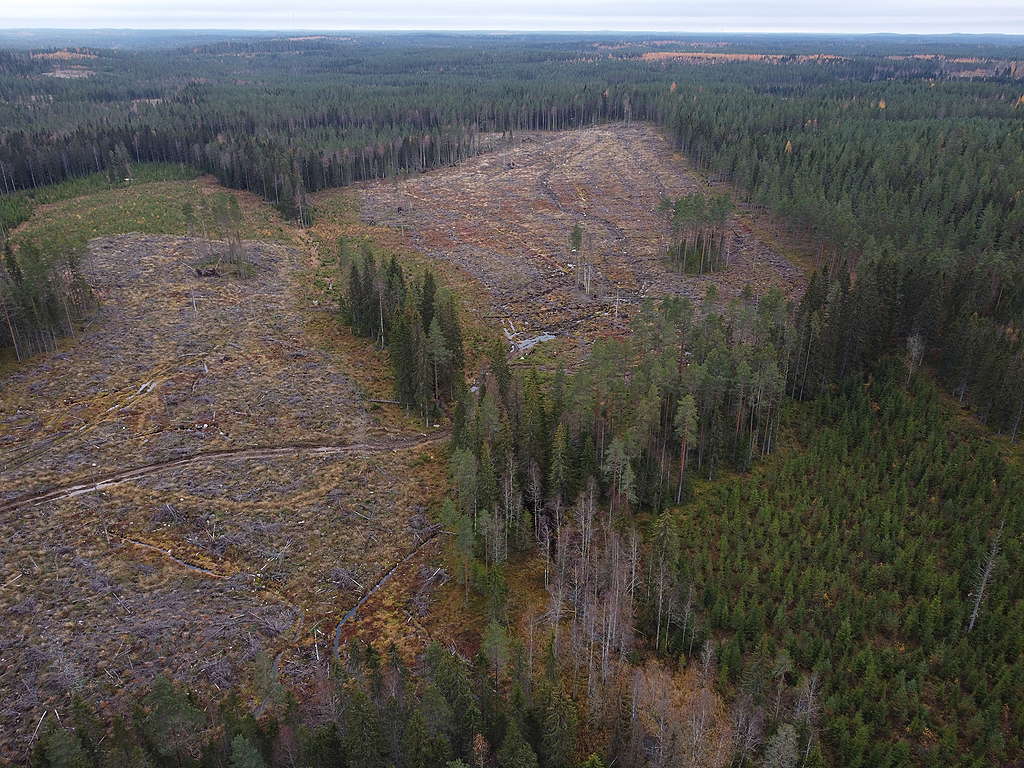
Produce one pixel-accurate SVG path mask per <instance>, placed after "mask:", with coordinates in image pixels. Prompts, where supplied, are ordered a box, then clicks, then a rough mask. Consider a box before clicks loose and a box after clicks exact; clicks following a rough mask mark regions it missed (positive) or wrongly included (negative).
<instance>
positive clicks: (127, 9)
mask: <svg viewBox="0 0 1024 768" xmlns="http://www.w3.org/2000/svg"><path fill="white" fill-rule="evenodd" d="M0 27H7V28H9V27H69V28H83V27H89V28H98V27H100V28H102V27H127V28H139V29H141V28H148V29H154V28H155V29H169V28H173V29H185V28H187V29H214V28H220V29H274V30H277V29H282V30H283V29H353V30H354V29H478V30H485V29H493V30H617V31H619V30H621V31H675V32H850V33H853V32H912V33H913V32H918V33H947V32H964V33H968V32H970V33H978V32H1004V33H1014V34H1021V33H1024V0H516V1H515V2H513V1H512V0H497V1H496V2H488V0H429V2H423V0H379V1H378V2H373V1H372V0H371V2H367V1H366V0H290V1H289V0H284V1H282V0H0Z"/></svg>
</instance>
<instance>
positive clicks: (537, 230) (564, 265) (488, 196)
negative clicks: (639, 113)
mask: <svg viewBox="0 0 1024 768" xmlns="http://www.w3.org/2000/svg"><path fill="white" fill-rule="evenodd" d="M361 191H362V201H363V202H362V216H363V218H364V219H365V220H367V221H370V222H373V223H376V224H380V225H385V226H390V227H395V228H400V229H402V230H403V231H404V232H406V234H407V239H408V240H409V243H410V245H411V246H412V247H414V248H418V249H419V250H421V251H423V252H425V253H427V254H429V255H431V256H432V257H434V258H437V259H443V260H446V261H449V262H451V263H453V264H455V265H456V266H458V267H459V268H460V269H462V270H463V271H464V272H466V273H467V274H469V275H470V276H471V277H473V278H474V279H476V280H477V281H479V282H480V283H481V284H482V285H483V286H484V287H485V288H486V289H487V290H488V291H489V292H490V294H491V297H492V299H493V302H492V306H493V318H492V319H493V322H494V327H495V328H496V329H497V328H500V327H501V325H502V323H505V324H506V328H507V327H508V326H507V323H509V322H510V323H511V324H512V325H513V326H514V328H515V331H516V334H517V338H518V339H520V340H522V339H525V338H529V337H533V336H537V335H539V334H541V333H544V332H547V333H552V334H555V335H557V336H559V337H569V339H570V343H575V344H577V345H579V346H580V347H581V350H582V348H585V347H587V346H588V345H589V344H590V343H591V342H592V341H593V340H594V339H595V338H598V337H600V336H603V335H607V334H608V333H614V332H616V331H617V330H619V329H622V328H624V327H625V324H626V322H627V321H628V318H629V317H630V316H631V314H632V313H633V312H634V311H635V309H636V307H637V306H638V305H639V303H640V302H641V301H642V300H643V299H644V298H645V297H656V296H661V295H666V294H675V295H682V296H687V297H689V298H690V299H692V300H694V301H700V300H702V299H703V297H704V296H705V294H706V292H707V289H708V286H710V285H715V286H716V287H717V289H718V294H719V297H720V299H721V300H722V301H723V302H725V301H728V300H729V299H731V298H734V297H736V296H738V295H739V294H740V293H741V292H742V290H743V288H744V286H746V285H750V286H751V288H752V289H753V290H754V292H755V294H762V293H764V292H765V291H767V290H768V289H769V288H773V287H774V288H779V289H780V290H782V291H783V293H785V294H787V295H790V296H796V295H797V294H798V292H799V291H800V290H801V288H802V286H803V284H804V277H803V275H802V273H801V272H800V270H798V269H797V268H796V267H795V266H793V265H792V264H790V263H789V262H788V261H787V260H786V259H785V258H784V257H782V256H781V255H779V254H777V253H775V252H774V251H772V249H770V248H769V247H767V246H766V245H765V244H764V243H762V242H761V241H759V240H758V239H757V238H756V237H755V236H754V235H753V233H752V231H751V230H750V228H749V227H748V225H747V224H746V222H745V221H744V219H743V217H742V216H739V215H736V216H733V217H732V219H731V220H730V222H729V253H730V259H729V267H728V268H727V269H726V270H723V271H721V272H718V273H714V274H709V275H704V276H699V277H698V276H693V275H681V274H678V273H676V272H673V271H671V270H669V269H668V267H667V265H666V262H665V259H664V254H665V250H666V247H667V245H668V237H669V230H668V225H667V221H666V216H665V214H664V213H661V212H659V211H658V210H657V207H658V203H659V202H660V200H661V199H662V198H663V197H669V198H676V197H679V196H681V195H685V194H689V193H692V192H697V191H705V192H706V191H707V187H706V186H705V185H704V183H703V182H702V181H701V180H700V179H699V178H698V177H697V176H696V175H695V174H693V173H692V171H690V170H689V169H688V168H687V167H686V165H685V163H684V162H683V160H682V159H681V157H679V156H678V155H677V154H675V153H673V151H672V147H671V145H670V143H669V142H668V141H667V140H666V139H665V138H664V136H663V135H662V134H661V133H660V132H658V131H657V130H656V129H655V128H653V127H651V126H649V125H645V124H631V125H625V124H616V125H605V126H598V127H593V128H585V129H582V130H578V131H566V132H561V133H551V134H543V133H542V134H527V135H524V136H523V137H521V138H516V139H514V140H513V142H512V144H511V145H510V146H507V147H506V148H504V149H499V150H497V151H494V152H491V153H488V154H485V155H480V156H478V157H475V158H472V159H470V160H468V161H466V162H464V163H462V164H461V165H460V166H458V167H456V168H447V169H442V170H437V171H431V172H428V173H425V174H422V175H419V176H416V177H414V178H411V179H407V180H403V181H401V182H399V183H398V184H397V185H396V184H395V183H394V182H384V181H382V182H376V183H373V184H369V185H364V186H362V187H361ZM577 222H578V223H579V224H580V225H581V227H582V228H583V230H584V250H585V251H586V252H587V254H588V256H589V258H590V260H591V262H592V263H593V264H594V266H595V271H596V274H595V277H594V282H593V287H594V290H593V291H592V293H594V294H595V295H593V296H586V295H585V294H584V293H583V292H582V291H580V290H578V289H577V287H576V275H575V271H574V262H575V261H577V260H576V259H575V258H574V257H573V255H572V254H571V253H570V252H569V246H568V239H569V233H570V231H571V230H572V227H573V225H574V224H576V223H577ZM616 308H617V312H616ZM616 314H617V318H616Z"/></svg>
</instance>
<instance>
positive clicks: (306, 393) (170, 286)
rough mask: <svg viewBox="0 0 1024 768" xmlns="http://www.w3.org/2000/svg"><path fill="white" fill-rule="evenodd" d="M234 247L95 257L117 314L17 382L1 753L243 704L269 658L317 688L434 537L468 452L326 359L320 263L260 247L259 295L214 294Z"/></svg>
mask: <svg viewBox="0 0 1024 768" xmlns="http://www.w3.org/2000/svg"><path fill="white" fill-rule="evenodd" d="M221 247H222V246H220V245H219V244H207V243H205V242H204V241H200V240H194V239H190V238H179V237H165V236H148V235H124V236H117V237H110V238H102V239H99V240H96V241H93V242H92V243H91V244H90V253H89V255H88V256H87V257H86V259H85V260H84V263H83V269H84V270H85V273H86V276H87V278H88V280H89V282H90V284H91V285H93V286H94V288H95V289H96V290H97V292H98V293H99V294H100V296H101V298H102V301H103V304H102V308H101V310H100V311H99V313H98V315H97V316H96V317H95V318H94V319H93V320H92V321H91V323H90V324H89V327H88V328H87V329H85V331H84V332H83V333H81V334H80V335H79V337H78V338H77V339H75V340H73V341H71V342H69V343H68V344H66V345H65V346H64V348H63V350H62V351H60V352H58V353H55V354H51V355H46V356H40V357H38V358H35V359H33V360H31V361H29V362H28V363H26V364H24V365H23V366H20V367H16V368H15V369H14V370H13V371H12V372H11V373H10V374H8V375H6V376H5V378H4V381H3V389H2V393H0V615H2V616H3V622H2V623H0V694H2V695H0V734H2V737H0V757H7V756H10V757H12V758H17V759H21V758H22V757H23V756H24V748H25V745H26V743H27V741H28V738H29V737H30V736H31V733H32V730H33V729H34V727H35V724H36V722H38V720H39V717H40V716H41V714H42V712H43V711H44V710H53V709H56V710H57V711H58V712H60V714H61V715H63V714H64V712H65V708H66V706H67V704H68V702H69V699H70V696H71V695H72V694H73V693H81V694H83V695H85V696H87V697H88V698H90V699H93V700H96V701H104V702H116V701H117V700H118V697H119V695H120V694H122V693H123V692H124V691H126V690H132V689H136V688H143V687H145V686H146V685H148V684H149V683H151V682H152V680H153V679H154V678H155V677H156V675H158V674H161V673H164V674H168V675H170V676H171V677H172V678H174V679H176V680H179V681H182V682H185V683H189V684H192V685H194V686H197V687H199V688H202V687H204V686H208V685H211V684H212V685H217V686H220V687H221V688H223V687H225V686H228V685H231V684H233V683H236V682H237V681H238V679H239V674H240V672H241V671H242V670H245V669H246V668H247V667H248V666H249V665H251V662H252V659H253V657H254V656H255V655H256V654H258V653H265V654H267V655H268V656H271V657H273V658H274V659H276V660H277V662H278V664H279V667H280V668H281V669H282V670H284V671H285V673H286V674H289V675H299V676H301V675H307V674H310V673H311V672H312V670H313V669H315V667H316V665H317V663H318V662H317V659H318V658H319V659H320V662H321V663H322V662H323V660H324V659H325V658H326V657H327V656H326V654H328V653H329V651H330V648H331V645H332V640H333V638H332V636H331V635H332V631H333V628H334V626H335V625H336V623H337V622H338V621H339V620H340V619H341V617H342V616H344V615H346V613H347V612H348V611H349V609H350V608H351V607H352V606H353V605H355V604H356V603H357V601H359V600H360V598H361V597H362V596H363V595H364V594H365V592H366V591H367V590H369V589H370V588H371V587H372V586H373V585H374V584H375V583H376V582H377V581H378V580H379V579H380V577H381V576H382V575H383V574H385V573H387V572H388V571H389V569H390V568H391V567H392V566H393V565H394V563H396V562H399V561H400V560H401V559H402V558H403V557H404V556H405V555H406V554H407V553H408V552H409V551H411V550H413V549H414V548H415V547H416V546H417V545H418V544H419V543H421V542H422V541H423V540H424V539H426V538H427V537H428V536H430V535H431V534H432V533H433V529H432V528H431V527H430V525H429V522H428V520H427V519H426V514H425V506H424V505H426V504H427V503H429V502H430V501H431V500H432V499H433V498H435V497H436V496H437V495H438V494H439V492H440V484H441V482H442V481H443V478H438V477H437V472H436V464H437V462H436V461H425V460H424V457H425V456H432V455H435V453H434V452H436V451H437V450H438V449H439V448H440V444H439V440H440V439H441V438H443V435H444V433H443V432H441V431H439V430H435V431H433V433H432V434H427V435H423V434H418V433H410V432H408V431H402V430H401V429H400V427H396V426H395V425H394V424H393V423H391V422H390V421H389V420H388V419H386V418H384V417H382V416H380V414H382V413H383V411H374V410H371V409H372V408H373V406H371V405H369V404H367V403H365V402H364V401H363V400H362V398H361V396H360V394H359V393H358V392H357V390H356V389H355V388H354V386H353V384H352V382H351V380H350V378H349V376H348V375H347V374H346V372H345V370H346V368H345V366H346V365H352V364H358V361H355V362H351V361H346V360H343V359H341V358H338V357H335V356H333V355H332V354H330V353H328V352H326V351H324V350H322V349H320V348H318V347H317V346H316V345H315V344H314V343H313V342H312V341H311V339H310V337H309V335H308V333H307V327H306V326H307V323H308V321H309V317H310V314H309V313H310V312H312V311H317V310H315V309H313V308H310V307H306V306H304V301H305V299H304V298H303V292H302V286H303V283H304V279H305V277H304V273H303V269H304V268H305V264H304V258H305V256H304V254H303V253H302V252H301V251H299V250H296V249H294V248H290V247H287V246H284V245H279V244H268V243H262V242H248V243H246V244H245V251H246V257H247V258H248V259H249V260H250V261H252V262H253V263H254V264H255V265H256V270H255V273H254V275H253V276H252V277H251V278H249V279H245V280H239V279H227V278H199V277H197V276H196V274H195V270H194V269H193V266H192V265H193V264H194V263H195V262H196V261H197V260H198V259H199V258H202V257H204V256H208V255H209V253H210V252H214V253H215V252H216V251H217V249H218V248H221ZM211 249H212V251H211Z"/></svg>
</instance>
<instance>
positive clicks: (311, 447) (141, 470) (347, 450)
mask: <svg viewBox="0 0 1024 768" xmlns="http://www.w3.org/2000/svg"><path fill="white" fill-rule="evenodd" d="M449 434H450V431H449V430H447V429H445V430H437V431H436V432H434V433H433V434H432V435H430V436H429V437H428V436H416V437H408V438H394V439H391V440H381V441H378V442H371V443H349V444H344V445H340V444H331V443H328V444H310V443H296V444H289V445H277V446H265V447H257V448H231V449H226V450H221V451H204V452H201V453H194V454H192V455H190V456H183V457H181V458H177V459H170V460H168V461H161V462H155V463H152V464H143V465H140V466H137V467H131V468H129V469H125V470H122V471H120V472H114V473H112V474H109V475H101V476H97V477H92V478H89V479H87V480H82V481H80V482H77V483H72V484H69V485H59V486H54V487H51V488H47V489H42V490H37V491H32V492H30V493H27V494H24V495H22V496H17V497H15V498H13V499H10V500H8V501H5V502H0V515H4V514H7V513H9V512H13V511H15V510H17V509H21V508H22V507H27V506H34V505H36V504H43V503H45V502H48V501H61V500H62V499H71V498H74V497H75V496H81V495H83V494H86V493H95V492H97V491H102V490H104V489H105V488H110V487H112V486H115V485H119V484H120V483H126V482H129V481H131V480H139V479H141V478H145V477H150V476H152V475H156V474H159V473H160V472H164V471H166V470H169V469H180V468H182V467H187V466H189V465H192V464H201V463H205V462H208V461H216V460H218V459H224V460H236V461H237V460H254V459H255V460H258V459H272V458H276V457H278V456H303V455H305V456H311V457H315V456H334V455H338V454H371V453H383V452H385V451H403V450H408V449H411V448H423V447H425V446H428V445H433V444H435V443H438V442H441V441H442V440H445V439H446V438H447V437H448V435H449Z"/></svg>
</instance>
